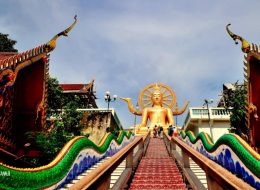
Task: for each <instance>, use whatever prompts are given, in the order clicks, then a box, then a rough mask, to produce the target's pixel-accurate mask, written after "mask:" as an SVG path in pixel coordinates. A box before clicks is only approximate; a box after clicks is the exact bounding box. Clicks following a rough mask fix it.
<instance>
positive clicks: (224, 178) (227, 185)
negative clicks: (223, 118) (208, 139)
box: [164, 133, 254, 190]
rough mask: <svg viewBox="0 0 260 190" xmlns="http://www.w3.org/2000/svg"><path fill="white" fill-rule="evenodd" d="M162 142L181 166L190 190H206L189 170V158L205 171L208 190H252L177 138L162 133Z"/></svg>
mask: <svg viewBox="0 0 260 190" xmlns="http://www.w3.org/2000/svg"><path fill="white" fill-rule="evenodd" d="M164 142H165V145H166V147H167V150H168V152H169V154H170V155H171V156H172V157H173V159H174V160H175V161H176V162H177V163H178V164H179V165H180V166H181V169H182V171H183V178H184V180H187V181H188V183H189V184H190V185H191V187H192V189H198V190H203V189H206V188H205V187H204V185H203V184H202V182H201V181H200V180H199V179H198V177H197V176H196V175H195V174H194V173H193V171H192V170H191V169H190V163H189V160H190V159H189V158H191V159H192V160H193V161H194V162H195V163H196V164H197V165H198V166H200V168H201V169H202V170H204V171H205V173H206V176H207V185H208V189H209V190H215V189H219V190H222V189H230V190H231V189H248V190H249V189H254V188H252V187H251V186H250V185H248V184H247V183H245V182H244V181H242V180H241V179H239V178H237V177H236V176H235V175H233V174H232V173H231V172H229V171H227V170H226V169H225V168H223V167H221V166H220V165H218V164H217V163H215V162H214V161H212V160H210V159H208V158H207V157H205V156H204V155H202V154H201V153H199V152H197V151H196V150H194V149H193V148H191V147H190V146H189V145H187V144H186V143H185V142H184V141H181V140H180V139H178V138H177V137H169V136H168V135H167V134H166V133H164ZM177 147H179V148H180V149H181V154H179V152H178V151H177Z"/></svg>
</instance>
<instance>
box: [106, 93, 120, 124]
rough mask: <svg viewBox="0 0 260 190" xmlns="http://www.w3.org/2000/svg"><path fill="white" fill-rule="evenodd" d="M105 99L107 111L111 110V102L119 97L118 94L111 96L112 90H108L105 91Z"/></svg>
mask: <svg viewBox="0 0 260 190" xmlns="http://www.w3.org/2000/svg"><path fill="white" fill-rule="evenodd" d="M104 99H105V101H106V102H107V111H108V112H109V104H110V102H114V101H116V99H117V95H113V96H112V98H111V95H110V92H109V91H106V92H105V96H104ZM106 123H107V125H108V114H107V118H106Z"/></svg>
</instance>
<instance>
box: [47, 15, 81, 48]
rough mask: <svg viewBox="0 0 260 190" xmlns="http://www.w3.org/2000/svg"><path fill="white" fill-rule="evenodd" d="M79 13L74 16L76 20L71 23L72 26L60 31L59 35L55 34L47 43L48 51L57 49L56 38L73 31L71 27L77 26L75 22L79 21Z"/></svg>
mask: <svg viewBox="0 0 260 190" xmlns="http://www.w3.org/2000/svg"><path fill="white" fill-rule="evenodd" d="M77 21H78V20H77V15H75V16H74V22H73V23H72V24H71V25H70V27H68V28H67V29H66V30H64V31H62V32H60V33H58V34H57V35H55V36H54V37H53V38H52V39H51V40H50V41H49V42H48V43H47V47H46V51H51V50H53V49H55V47H56V40H57V39H58V38H59V37H60V36H68V33H69V31H71V29H72V28H73V27H74V26H75V24H76V23H77Z"/></svg>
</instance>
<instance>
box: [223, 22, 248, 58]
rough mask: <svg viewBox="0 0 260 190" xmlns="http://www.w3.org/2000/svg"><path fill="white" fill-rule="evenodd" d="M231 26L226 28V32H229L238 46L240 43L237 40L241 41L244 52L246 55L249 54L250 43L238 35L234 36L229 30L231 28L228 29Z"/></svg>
mask: <svg viewBox="0 0 260 190" xmlns="http://www.w3.org/2000/svg"><path fill="white" fill-rule="evenodd" d="M230 25H231V24H230V23H229V24H228V25H227V26H226V30H227V32H228V34H229V35H230V37H231V38H232V39H233V40H234V41H235V43H236V44H238V41H237V40H239V41H240V42H241V45H242V47H241V49H242V51H243V52H244V53H248V52H249V51H250V44H249V43H248V41H246V40H245V39H244V38H242V37H241V36H239V35H236V34H234V33H233V32H231V31H230V30H229V28H228V27H229V26H230Z"/></svg>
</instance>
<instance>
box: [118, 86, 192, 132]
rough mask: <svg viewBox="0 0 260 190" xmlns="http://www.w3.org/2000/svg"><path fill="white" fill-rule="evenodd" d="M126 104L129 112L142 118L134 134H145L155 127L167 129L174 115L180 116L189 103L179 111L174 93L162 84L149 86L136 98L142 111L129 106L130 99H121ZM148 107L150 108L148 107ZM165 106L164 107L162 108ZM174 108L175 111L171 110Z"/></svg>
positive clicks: (172, 123) (172, 121) (172, 122)
mask: <svg viewBox="0 0 260 190" xmlns="http://www.w3.org/2000/svg"><path fill="white" fill-rule="evenodd" d="M121 99H122V100H124V101H126V102H127V103H128V108H129V111H130V112H131V113H133V114H135V115H139V116H142V122H141V124H139V125H137V130H136V134H145V133H147V132H148V128H147V127H146V126H147V123H148V121H149V122H150V123H149V129H150V131H151V132H152V131H153V128H154V127H155V126H157V127H159V126H161V127H163V129H164V130H165V129H167V128H168V126H169V125H174V119H173V116H174V115H180V114H182V113H183V112H184V111H185V110H186V108H187V106H188V104H189V102H187V103H186V104H185V106H184V107H183V108H182V109H181V110H179V109H178V107H177V106H176V96H175V93H174V91H173V90H172V89H171V88H169V87H168V86H166V85H163V84H158V83H156V84H150V85H148V86H147V87H145V88H144V89H143V90H142V91H141V93H140V95H139V98H138V103H139V105H140V107H141V108H142V110H136V109H135V108H134V107H133V105H132V104H131V98H121ZM149 106H150V107H149ZM163 106H166V107H163ZM174 107H175V110H172V109H173V108H174Z"/></svg>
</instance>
